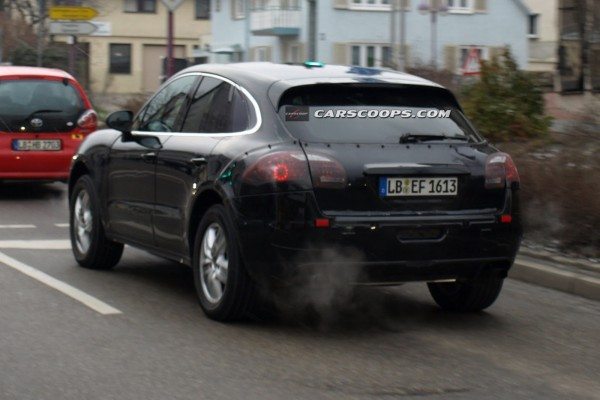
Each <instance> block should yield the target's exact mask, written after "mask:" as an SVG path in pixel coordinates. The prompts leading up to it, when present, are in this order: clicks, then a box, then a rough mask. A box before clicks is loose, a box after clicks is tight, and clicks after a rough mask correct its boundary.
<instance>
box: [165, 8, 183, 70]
mask: <svg viewBox="0 0 600 400" xmlns="http://www.w3.org/2000/svg"><path fill="white" fill-rule="evenodd" d="M162 3H163V4H164V5H165V7H167V10H168V11H169V14H168V17H167V18H168V19H167V71H166V75H167V79H168V78H170V77H171V76H173V73H174V72H175V71H174V68H173V67H174V65H173V30H174V27H173V25H174V16H173V12H175V10H176V9H177V7H179V6H180V5H181V3H183V0H162Z"/></svg>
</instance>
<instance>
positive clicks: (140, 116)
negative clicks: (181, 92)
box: [134, 77, 201, 135]
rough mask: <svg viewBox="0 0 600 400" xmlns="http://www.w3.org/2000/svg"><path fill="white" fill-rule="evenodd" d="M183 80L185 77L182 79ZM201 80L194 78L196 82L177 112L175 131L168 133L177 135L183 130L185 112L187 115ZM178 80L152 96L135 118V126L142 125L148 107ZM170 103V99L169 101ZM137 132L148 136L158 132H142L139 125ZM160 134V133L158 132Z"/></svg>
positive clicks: (191, 86)
mask: <svg viewBox="0 0 600 400" xmlns="http://www.w3.org/2000/svg"><path fill="white" fill-rule="evenodd" d="M182 78H183V77H182ZM200 80H201V79H200V78H198V77H194V81H193V82H192V84H191V85H190V88H189V90H188V91H187V93H186V99H185V101H184V103H183V104H182V105H181V107H180V109H179V111H178V112H177V115H176V116H175V120H174V121H173V130H172V131H168V132H170V133H175V132H178V131H179V130H180V129H181V126H182V120H181V119H182V115H183V112H184V111H185V112H186V113H187V110H188V106H189V101H190V93H193V92H194V91H195V90H196V88H197V87H198V83H199V82H200ZM175 81H176V80H172V81H170V82H169V83H168V84H165V85H163V86H161V87H160V88H159V89H158V90H157V91H156V93H154V95H152V97H151V98H150V99H149V100H148V101H147V102H146V103H145V104H144V106H143V107H142V108H141V109H140V111H139V112H138V114H137V115H136V116H135V118H134V124H140V125H141V123H142V120H143V118H144V117H145V116H146V112H147V111H148V107H149V106H150V104H152V102H153V101H154V100H156V99H157V97H158V96H159V95H160V94H161V93H162V92H163V91H164V90H166V89H167V88H168V87H169V86H171V85H172V84H174V83H175ZM169 101H170V99H169ZM169 101H167V102H166V103H165V104H163V105H162V106H161V108H162V107H164V106H165V105H166V104H168V103H169ZM136 130H137V131H139V132H145V134H146V135H153V134H154V133H156V132H157V131H150V130H145V131H142V130H140V129H139V125H138V128H136ZM158 132H160V131H158Z"/></svg>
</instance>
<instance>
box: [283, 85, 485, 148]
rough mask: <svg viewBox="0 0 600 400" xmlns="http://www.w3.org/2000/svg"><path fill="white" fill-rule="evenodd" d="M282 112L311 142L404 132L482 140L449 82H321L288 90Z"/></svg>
mask: <svg viewBox="0 0 600 400" xmlns="http://www.w3.org/2000/svg"><path fill="white" fill-rule="evenodd" d="M278 112H279V116H280V118H281V120H282V121H283V122H284V124H285V126H286V128H287V129H288V131H289V132H290V133H291V134H292V136H294V137H296V138H297V139H300V140H302V141H307V142H327V143H398V142H399V141H400V138H401V137H402V136H403V135H406V134H408V135H434V136H438V135H439V136H447V137H450V138H456V139H459V140H469V141H481V140H482V139H481V137H479V135H478V134H477V133H476V132H475V130H474V128H473V127H472V126H471V124H470V123H469V122H468V121H467V119H466V118H465V116H464V115H463V113H462V112H461V111H460V108H459V106H458V104H457V103H456V100H455V99H454V97H453V96H452V95H451V94H450V92H448V91H447V90H446V89H443V88H436V87H423V86H415V85H389V84H388V85H377V84H367V85H365V84H317V85H307V86H299V87H296V88H292V89H289V90H287V91H286V92H285V93H284V94H283V95H282V96H281V99H280V101H279V110H278Z"/></svg>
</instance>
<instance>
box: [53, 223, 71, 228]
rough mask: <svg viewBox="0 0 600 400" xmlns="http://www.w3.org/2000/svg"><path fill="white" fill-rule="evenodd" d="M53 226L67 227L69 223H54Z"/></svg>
mask: <svg viewBox="0 0 600 400" xmlns="http://www.w3.org/2000/svg"><path fill="white" fill-rule="evenodd" d="M54 226H56V227H57V228H68V227H69V224H68V223H66V224H54Z"/></svg>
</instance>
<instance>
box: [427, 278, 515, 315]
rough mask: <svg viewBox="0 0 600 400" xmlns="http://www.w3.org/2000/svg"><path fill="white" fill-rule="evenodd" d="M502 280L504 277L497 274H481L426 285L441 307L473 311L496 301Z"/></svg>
mask: <svg viewBox="0 0 600 400" xmlns="http://www.w3.org/2000/svg"><path fill="white" fill-rule="evenodd" d="M503 282H504V279H503V278H501V277H498V276H482V277H478V278H475V279H470V280H467V281H460V282H459V281H457V282H438V283H436V282H431V283H428V284H427V286H428V287H429V293H431V296H432V297H433V299H434V300H435V302H436V303H437V304H438V305H439V306H440V307H441V308H442V309H444V310H447V311H458V312H475V311H481V310H483V309H485V308H488V307H489V306H491V305H492V304H493V303H494V301H496V299H497V298H498V295H499V294H500V291H501V290H502V284H503Z"/></svg>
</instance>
